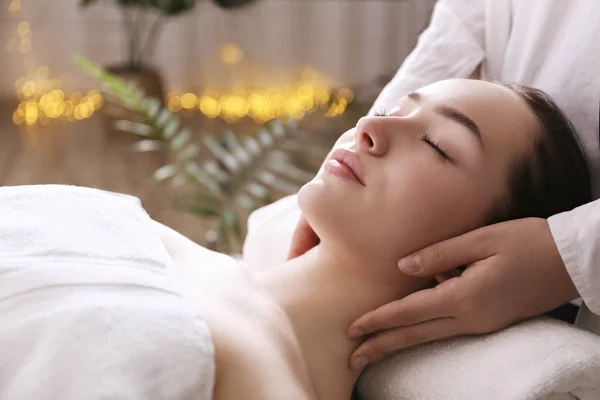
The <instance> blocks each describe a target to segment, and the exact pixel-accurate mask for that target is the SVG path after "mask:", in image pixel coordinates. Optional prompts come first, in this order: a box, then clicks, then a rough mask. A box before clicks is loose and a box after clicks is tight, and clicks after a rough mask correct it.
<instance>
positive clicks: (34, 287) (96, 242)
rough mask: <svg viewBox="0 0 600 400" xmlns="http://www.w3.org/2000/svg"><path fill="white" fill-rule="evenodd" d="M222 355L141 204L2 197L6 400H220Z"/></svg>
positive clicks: (100, 194) (79, 195) (80, 195)
mask: <svg viewBox="0 0 600 400" xmlns="http://www.w3.org/2000/svg"><path fill="white" fill-rule="evenodd" d="M213 352H214V349H213V345H212V341H211V338H210V333H209V331H208V328H207V326H206V324H205V322H204V320H203V319H202V318H201V316H199V315H197V314H195V313H194V312H193V310H192V308H191V306H190V304H188V302H187V299H185V298H184V297H183V296H182V295H181V292H180V288H179V286H178V285H177V283H176V280H175V279H174V278H173V271H172V265H171V264H170V259H169V256H168V254H167V252H166V250H165V248H164V246H163V245H162V242H161V241H160V238H159V236H158V234H157V233H156V232H155V229H154V225H153V222H152V220H151V219H150V218H149V217H148V215H147V214H146V213H145V211H144V210H143V209H142V208H141V206H140V203H139V201H138V200H137V199H135V198H134V197H130V196H125V195H117V194H114V193H109V192H104V191H99V190H95V189H89V188H80V187H72V186H59V185H48V186H22V187H5V188H0V399H1V400H19V399H36V400H43V399H61V400H81V399H86V400H94V399H136V400H137V399H151V400H154V399H156V400H159V399H160V400H162V399H164V400H176V399H200V400H208V399H211V398H212V390H213V384H214V383H213V380H214V359H213V354H214V353H213Z"/></svg>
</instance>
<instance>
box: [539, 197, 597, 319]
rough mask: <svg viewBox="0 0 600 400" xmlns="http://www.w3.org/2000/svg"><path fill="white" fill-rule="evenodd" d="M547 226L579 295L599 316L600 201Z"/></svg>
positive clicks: (584, 206) (559, 218)
mask: <svg viewBox="0 0 600 400" xmlns="http://www.w3.org/2000/svg"><path fill="white" fill-rule="evenodd" d="M548 224H549V226H550V231H551V232H552V236H553V238H554V241H555V243H556V246H557V248H558V251H559V253H560V256H561V258H562V260H563V262H564V264H565V266H566V268H567V272H568V273H569V276H570V278H571V280H572V281H573V283H574V284H575V287H576V288H577V291H578V292H579V295H580V296H581V298H582V299H583V301H584V302H585V303H586V305H587V306H588V308H589V309H590V310H591V311H592V312H593V313H594V314H597V315H600V200H596V201H594V202H591V203H588V204H585V205H583V206H581V207H578V208H576V209H574V210H572V211H569V212H565V213H562V214H558V215H554V216H552V217H550V218H549V219H548Z"/></svg>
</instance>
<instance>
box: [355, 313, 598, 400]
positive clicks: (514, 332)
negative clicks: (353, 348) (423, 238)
mask: <svg viewBox="0 0 600 400" xmlns="http://www.w3.org/2000/svg"><path fill="white" fill-rule="evenodd" d="M358 392H359V394H360V398H361V399H363V400H405V399H406V400H417V399H418V400H437V399H440V400H441V399H443V400H481V399H486V400H496V399H497V400H514V399H518V400H533V399H547V400H563V399H564V400H573V399H579V400H598V399H600V337H598V336H596V335H594V334H592V333H589V332H587V331H584V330H581V329H579V328H576V327H574V326H572V325H568V324H566V323H564V322H560V321H556V320H551V319H547V318H538V319H534V320H531V321H527V322H523V323H521V324H518V325H516V326H513V327H510V328H508V329H505V330H502V331H500V332H496V333H493V334H488V335H483V336H476V337H465V338H458V339H452V340H446V341H441V342H437V343H431V344H427V345H423V346H419V347H416V348H414V349H409V350H405V351H402V352H400V353H398V354H396V355H394V356H392V357H390V358H389V359H387V360H384V361H382V362H380V363H378V364H375V365H372V366H370V367H368V368H367V369H366V370H365V372H364V373H363V374H362V376H361V378H360V380H359V382H358Z"/></svg>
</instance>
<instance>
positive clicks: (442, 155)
mask: <svg viewBox="0 0 600 400" xmlns="http://www.w3.org/2000/svg"><path fill="white" fill-rule="evenodd" d="M421 140H422V141H423V142H425V143H427V144H428V145H429V146H431V148H433V150H435V151H436V153H437V154H438V156H440V158H441V159H442V161H452V159H451V158H450V156H449V155H448V153H446V152H445V151H444V150H443V149H442V148H441V147H440V146H439V143H437V142H436V141H434V140H433V139H432V138H431V137H430V136H429V135H428V134H427V133H423V134H422V135H421Z"/></svg>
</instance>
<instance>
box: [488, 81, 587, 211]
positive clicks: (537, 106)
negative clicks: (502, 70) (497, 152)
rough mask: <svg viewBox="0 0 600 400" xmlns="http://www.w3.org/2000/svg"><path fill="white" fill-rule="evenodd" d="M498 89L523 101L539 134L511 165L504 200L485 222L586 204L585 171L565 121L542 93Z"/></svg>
mask: <svg viewBox="0 0 600 400" xmlns="http://www.w3.org/2000/svg"><path fill="white" fill-rule="evenodd" d="M500 85H502V86H504V87H506V88H508V89H510V90H512V91H513V92H514V93H516V94H517V95H519V97H521V98H522V99H523V100H524V101H525V102H526V103H527V105H528V106H529V108H530V109H531V111H532V112H533V113H534V115H535V116H536V118H537V121H538V125H539V130H540V135H539V137H538V139H537V140H536V141H535V142H534V145H533V149H532V151H531V153H529V154H528V155H527V156H525V157H522V158H521V159H520V160H517V161H516V164H515V166H514V167H513V169H512V171H511V173H510V177H509V190H508V198H507V199H505V201H503V202H501V203H502V204H500V207H497V208H496V209H495V210H494V213H492V219H491V222H492V223H494V222H500V221H506V220H512V219H518V218H526V217H539V218H548V217H550V216H551V215H554V214H558V213H561V212H564V211H569V210H572V209H573V208H576V207H578V206H580V205H582V204H585V203H588V202H590V201H591V200H592V193H591V182H590V172H589V169H588V165H587V163H586V158H585V153H584V151H583V149H582V147H581V145H580V143H579V140H578V138H577V133H576V131H575V128H574V127H573V125H572V124H571V121H569V119H568V118H567V116H566V115H565V114H564V113H563V112H562V110H561V109H560V108H559V107H558V106H557V105H556V103H555V102H554V101H553V100H552V98H550V96H548V95H547V94H546V93H544V92H543V91H541V90H538V89H534V88H531V87H527V86H521V85H517V84H502V83H500Z"/></svg>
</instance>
